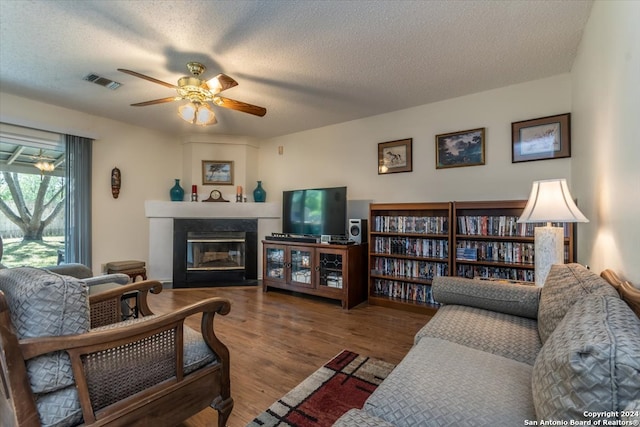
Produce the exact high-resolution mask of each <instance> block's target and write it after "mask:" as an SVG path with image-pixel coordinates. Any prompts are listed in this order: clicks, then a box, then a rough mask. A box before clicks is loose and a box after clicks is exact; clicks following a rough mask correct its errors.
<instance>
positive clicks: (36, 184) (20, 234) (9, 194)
mask: <svg viewBox="0 0 640 427" xmlns="http://www.w3.org/2000/svg"><path fill="white" fill-rule="evenodd" d="M91 143H92V141H91V140H88V139H85V138H81V137H76V136H70V135H60V134H55V133H51V132H45V131H40V130H35V129H28V128H22V127H18V126H13V125H8V124H3V123H2V124H0V235H1V236H2V238H3V246H4V251H3V257H2V263H3V264H4V265H5V266H7V267H14V266H20V265H31V266H45V265H52V264H58V263H61V262H80V263H83V264H85V265H89V266H90V264H91V257H90V256H91V211H90V208H91V179H90V178H91Z"/></svg>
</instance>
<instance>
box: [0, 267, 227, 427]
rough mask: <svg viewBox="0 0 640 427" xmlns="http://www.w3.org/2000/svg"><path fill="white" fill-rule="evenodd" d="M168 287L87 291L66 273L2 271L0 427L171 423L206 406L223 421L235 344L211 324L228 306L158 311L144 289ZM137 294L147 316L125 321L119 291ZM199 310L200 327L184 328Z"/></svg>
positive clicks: (207, 303) (212, 302)
mask: <svg viewBox="0 0 640 427" xmlns="http://www.w3.org/2000/svg"><path fill="white" fill-rule="evenodd" d="M161 290H162V285H161V283H160V282H157V281H153V280H149V281H144V282H137V283H130V284H127V285H122V286H119V287H114V288H113V289H111V290H109V291H106V292H104V293H100V294H96V295H91V296H89V295H88V292H87V286H86V284H84V283H83V282H82V281H81V280H79V279H75V278H72V277H69V276H61V275H58V274H55V273H51V272H49V271H45V270H40V269H35V268H28V267H24V268H16V269H6V270H2V271H0V425H2V426H7V427H14V426H16V427H17V426H20V427H31V426H33V427H40V426H50V425H55V426H76V425H91V426H93V425H96V426H97V425H100V426H142V425H144V426H154V427H157V426H174V425H176V424H179V423H180V422H181V421H183V420H185V419H186V418H188V417H190V416H192V415H194V414H196V413H197V412H199V411H201V410H203V409H204V408H206V407H208V406H211V407H213V408H214V409H217V410H218V414H219V415H218V426H219V427H222V426H224V425H226V422H227V420H228V418H229V415H230V413H231V410H232V408H233V399H232V398H231V391H230V376H229V351H228V349H227V347H226V346H225V345H224V344H223V343H222V342H220V340H219V339H218V338H217V337H216V335H215V331H214V324H213V321H214V317H215V314H216V313H217V314H222V315H225V314H227V313H228V312H229V310H230V303H229V301H228V300H225V299H221V298H210V299H207V300H204V301H201V302H198V303H196V304H192V305H190V306H187V307H184V308H182V309H179V310H176V311H174V312H172V313H168V314H163V315H154V314H153V313H151V310H150V309H149V306H148V303H147V296H148V295H149V293H159V292H160V291H161ZM134 291H137V292H138V305H139V307H138V309H139V314H140V318H138V319H132V320H127V321H124V322H121V321H119V320H120V307H121V305H120V298H121V296H122V295H123V294H125V293H131V292H134ZM199 314H201V315H202V321H201V330H202V332H197V331H195V330H193V329H191V328H189V327H187V326H186V325H184V320H185V319H186V318H187V317H189V316H192V315H199ZM52 332H54V333H52ZM56 332H59V333H56Z"/></svg>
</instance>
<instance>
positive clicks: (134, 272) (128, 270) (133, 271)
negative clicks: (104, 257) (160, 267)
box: [107, 260, 147, 282]
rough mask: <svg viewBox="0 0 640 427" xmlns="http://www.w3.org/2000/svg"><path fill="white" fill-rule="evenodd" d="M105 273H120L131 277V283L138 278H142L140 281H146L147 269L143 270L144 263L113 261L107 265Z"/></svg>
mask: <svg viewBox="0 0 640 427" xmlns="http://www.w3.org/2000/svg"><path fill="white" fill-rule="evenodd" d="M107 273H109V274H113V273H122V274H126V275H127V276H129V277H131V281H132V282H135V281H136V278H137V277H138V276H140V277H142V280H147V269H146V268H145V264H144V261H135V260H127V261H113V262H108V263H107Z"/></svg>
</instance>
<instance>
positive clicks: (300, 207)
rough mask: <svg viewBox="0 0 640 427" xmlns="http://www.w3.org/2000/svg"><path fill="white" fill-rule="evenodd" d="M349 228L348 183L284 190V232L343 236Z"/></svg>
mask: <svg viewBox="0 0 640 427" xmlns="http://www.w3.org/2000/svg"><path fill="white" fill-rule="evenodd" d="M346 231H347V187H333V188H314V189H308V190H291V191H283V192H282V232H283V233H289V234H300V235H311V236H320V235H322V234H330V235H333V236H344V235H345V233H346Z"/></svg>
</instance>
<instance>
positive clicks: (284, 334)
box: [149, 287, 429, 427]
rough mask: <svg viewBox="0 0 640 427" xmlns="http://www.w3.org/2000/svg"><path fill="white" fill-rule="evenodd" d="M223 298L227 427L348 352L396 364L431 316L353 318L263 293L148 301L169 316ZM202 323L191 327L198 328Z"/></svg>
mask: <svg viewBox="0 0 640 427" xmlns="http://www.w3.org/2000/svg"><path fill="white" fill-rule="evenodd" d="M210 297H223V298H228V299H229V300H230V301H231V312H230V313H229V314H228V315H227V316H217V317H216V320H215V330H216V335H218V337H219V338H220V339H221V341H222V342H224V343H225V344H226V345H227V346H228V347H229V351H230V353H231V394H232V396H233V398H234V400H235V406H234V409H233V412H232V413H231V417H230V419H229V423H228V425H229V426H230V427H241V426H242V427H244V426H246V425H247V423H249V422H250V421H251V420H253V418H254V417H255V416H256V415H258V414H259V413H260V412H262V411H264V410H265V409H266V408H268V407H269V406H270V405H271V404H272V403H273V402H274V401H276V400H277V399H278V398H280V397H281V396H282V395H284V394H285V393H287V392H288V391H289V390H291V389H292V388H293V387H295V386H296V385H297V384H298V383H300V382H301V381H302V380H304V379H305V378H306V377H307V376H309V375H310V374H311V373H312V372H314V371H315V370H316V369H318V368H319V367H320V366H322V365H323V364H324V363H325V362H326V361H328V360H329V359H331V358H332V357H333V356H335V355H336V354H338V353H339V352H340V351H341V350H343V349H348V350H351V351H355V352H357V353H360V354H364V355H368V356H372V357H376V358H379V359H383V360H386V361H388V362H391V363H398V362H399V361H400V360H401V359H402V358H403V357H404V355H405V354H406V353H407V351H409V349H410V348H411V346H412V344H413V336H414V334H415V333H416V332H417V331H418V329H420V328H421V327H422V326H423V325H424V324H425V323H427V321H428V320H429V316H427V315H422V314H416V313H407V312H404V311H400V310H394V309H390V308H385V307H376V306H369V305H368V304H366V303H364V304H361V305H359V306H357V307H355V308H353V309H351V310H349V311H346V310H342V308H341V307H340V304H339V302H333V301H329V300H318V299H314V298H311V297H308V296H303V295H294V294H292V293H286V292H281V291H271V290H270V291H269V292H268V293H266V294H265V293H263V292H262V288H261V287H225V288H199V289H188V290H187V289H169V290H163V291H162V292H161V293H160V294H159V295H151V296H150V297H149V305H150V307H151V309H152V310H153V311H154V312H155V313H157V314H161V313H165V312H168V311H171V310H173V309H175V308H178V307H182V306H184V305H188V304H190V303H193V302H196V301H199V300H202V299H206V298H210ZM199 322H200V319H199V317H198V318H193V319H189V320H188V321H187V324H188V325H189V326H190V327H192V328H194V329H199ZM216 423H217V413H216V412H215V411H214V410H213V409H206V410H204V411H202V412H200V413H199V414H197V415H195V416H194V417H191V418H190V419H189V420H187V421H185V422H184V423H182V424H181V427H205V426H206V427H209V426H215V425H216Z"/></svg>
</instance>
